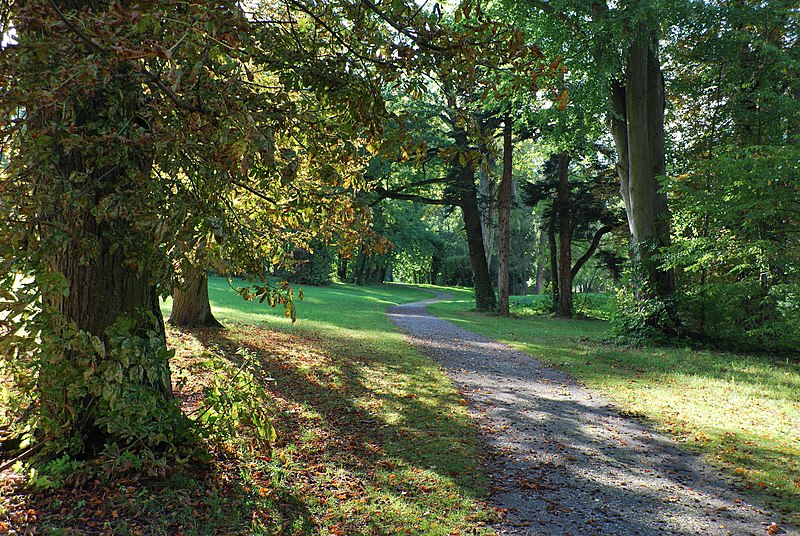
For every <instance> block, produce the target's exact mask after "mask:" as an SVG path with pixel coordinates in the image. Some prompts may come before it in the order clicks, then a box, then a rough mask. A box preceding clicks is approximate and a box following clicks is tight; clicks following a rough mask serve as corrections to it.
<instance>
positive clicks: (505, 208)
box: [497, 115, 514, 317]
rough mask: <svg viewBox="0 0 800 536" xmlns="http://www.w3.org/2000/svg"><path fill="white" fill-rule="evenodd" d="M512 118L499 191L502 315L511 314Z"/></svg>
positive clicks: (505, 133)
mask: <svg viewBox="0 0 800 536" xmlns="http://www.w3.org/2000/svg"><path fill="white" fill-rule="evenodd" d="M511 136H512V128H511V118H510V117H509V116H508V115H506V118H505V125H504V127H503V177H502V180H501V181H500V188H499V189H498V192H497V220H498V232H499V240H498V255H497V258H498V262H499V266H498V277H497V293H498V297H499V308H498V312H499V313H500V316H505V317H508V316H510V314H511V313H510V310H509V303H508V299H509V254H510V249H511V243H510V242H511V236H510V233H511V225H510V224H511V179H512V151H513V149H514V146H513V141H512V139H511Z"/></svg>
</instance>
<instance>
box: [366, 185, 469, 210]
mask: <svg viewBox="0 0 800 536" xmlns="http://www.w3.org/2000/svg"><path fill="white" fill-rule="evenodd" d="M374 191H375V192H376V193H377V194H378V196H379V197H378V200H377V201H375V202H373V203H370V206H371V207H374V206H375V205H377V204H378V203H380V202H381V201H383V200H384V199H399V200H401V201H415V202H417V203H423V204H425V205H440V206H459V205H460V203H459V201H458V200H455V199H433V198H431V197H424V196H421V195H416V194H403V193H399V192H395V191H390V190H387V189H385V188H383V187H381V186H378V187H377V188H375V190H374Z"/></svg>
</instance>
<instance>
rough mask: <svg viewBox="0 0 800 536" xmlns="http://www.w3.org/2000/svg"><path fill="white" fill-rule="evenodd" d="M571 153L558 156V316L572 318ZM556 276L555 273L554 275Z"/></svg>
mask: <svg viewBox="0 0 800 536" xmlns="http://www.w3.org/2000/svg"><path fill="white" fill-rule="evenodd" d="M569 161H570V158H569V155H568V154H567V153H566V152H563V153H561V154H560V155H559V157H558V190H557V193H556V209H557V212H558V232H559V235H558V238H559V259H558V268H559V269H558V311H557V313H558V316H562V317H565V318H572V207H571V206H570V199H569ZM553 277H555V275H554V276H553Z"/></svg>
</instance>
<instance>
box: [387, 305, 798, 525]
mask: <svg viewBox="0 0 800 536" xmlns="http://www.w3.org/2000/svg"><path fill="white" fill-rule="evenodd" d="M436 294H437V296H436V297H435V298H432V299H428V300H424V301H420V302H415V303H409V304H404V305H398V306H394V307H390V308H389V310H388V311H387V314H388V315H389V318H390V319H391V320H392V322H393V323H394V324H395V325H396V326H398V327H399V328H400V329H402V330H403V331H405V332H406V333H407V334H408V337H409V338H410V341H411V343H412V344H413V345H414V346H416V347H418V348H419V349H421V350H422V351H423V352H424V353H425V354H427V355H428V356H430V357H432V358H433V359H435V360H436V361H438V362H439V363H440V364H441V365H442V366H443V367H444V368H445V369H446V370H447V372H448V374H449V375H450V377H451V379H452V380H453V382H454V383H455V385H456V387H457V388H458V389H459V390H460V391H461V392H462V393H463V395H464V397H465V398H466V399H467V401H468V402H469V405H470V412H471V414H472V415H473V417H474V418H475V419H476V420H477V422H478V425H479V428H480V430H481V432H482V437H483V440H484V441H485V443H486V448H487V451H488V457H487V461H486V472H487V475H488V476H489V480H490V502H491V503H492V504H493V505H494V506H497V507H500V508H505V509H508V513H507V514H506V516H505V518H504V520H503V522H502V523H501V524H500V525H497V526H496V527H495V528H496V529H497V531H498V532H499V533H500V534H506V535H565V536H567V535H574V536H583V535H603V534H605V535H653V536H655V535H659V536H662V535H681V536H683V535H690V534H692V535H693V534H703V535H726V536H727V535H732V536H745V535H760V536H763V535H766V534H768V529H769V528H770V525H771V524H772V523H774V522H776V521H777V523H778V526H779V527H780V531H779V532H775V529H776V527H772V532H773V533H778V534H788V535H792V536H800V531H798V530H797V529H795V528H792V527H788V526H784V525H783V524H782V523H781V522H780V519H778V518H779V516H777V515H775V514H773V513H771V512H769V511H768V510H766V509H764V508H761V507H759V506H757V505H756V504H754V503H752V502H751V501H750V500H748V499H747V498H746V497H744V496H742V495H741V494H739V493H737V492H735V491H734V490H733V488H732V486H731V485H730V484H729V483H728V482H726V481H725V480H724V479H723V477H721V476H720V475H719V474H718V473H717V472H715V471H713V470H711V469H710V468H708V467H706V466H705V465H704V464H703V463H702V462H701V461H700V460H699V459H698V458H697V457H696V456H693V455H692V454H690V453H688V452H686V451H684V450H681V449H680V448H678V447H677V445H675V443H674V442H673V441H672V440H671V439H669V438H668V437H666V436H664V435H662V434H660V433H658V432H656V431H654V430H653V429H651V428H649V427H648V426H646V425H644V424H642V423H640V422H638V421H636V420H634V419H631V418H626V417H623V416H620V414H619V412H618V411H615V409H614V407H613V406H612V405H611V404H610V403H609V402H608V401H607V400H605V399H604V398H603V397H602V396H601V395H599V394H597V393H595V392H591V391H589V390H587V389H586V388H584V387H582V386H580V385H579V384H578V383H576V381H575V380H574V379H573V378H571V377H569V376H567V375H565V374H563V373H561V372H559V371H557V370H554V369H552V368H549V367H547V366H545V365H543V364H542V363H540V362H538V361H536V360H535V359H533V358H532V357H530V356H528V355H527V354H524V353H522V352H520V351H517V350H513V349H511V348H509V347H508V346H505V345H503V344H500V343H497V342H494V341H492V340H490V339H487V338H485V337H482V336H480V335H476V334H474V333H471V332H469V331H466V330H464V329H462V328H459V327H458V326H455V325H454V324H451V323H450V322H447V321H444V320H441V319H439V318H436V317H434V316H433V315H431V314H430V313H428V312H427V310H426V309H425V307H426V306H427V305H430V304H432V303H436V302H438V301H442V300H443V299H445V298H446V297H447V295H446V294H444V293H441V292H437V293H436Z"/></svg>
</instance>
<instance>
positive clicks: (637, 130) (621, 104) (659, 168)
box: [611, 24, 675, 298]
mask: <svg viewBox="0 0 800 536" xmlns="http://www.w3.org/2000/svg"><path fill="white" fill-rule="evenodd" d="M654 43H655V32H654V31H650V32H646V31H645V29H644V27H643V25H642V24H640V25H639V27H638V28H637V29H636V38H634V40H633V41H632V43H631V46H630V50H629V53H628V63H627V68H626V72H625V79H624V83H622V82H614V83H613V84H612V91H611V105H612V109H613V110H614V112H615V115H614V117H612V119H611V133H612V136H613V138H614V142H615V145H616V148H617V155H618V159H619V160H618V162H617V174H618V175H619V178H620V192H621V194H622V198H623V200H624V201H625V211H626V213H627V217H628V226H629V229H630V232H631V253H632V257H633V259H634V260H635V261H636V262H637V263H639V265H640V266H641V268H642V270H643V272H644V274H645V277H646V279H647V280H648V282H649V296H646V295H643V296H642V297H643V298H648V297H653V296H661V297H663V296H666V295H668V294H670V293H672V292H673V291H674V289H675V282H674V276H673V273H672V271H671V270H663V269H661V267H660V266H659V264H658V262H657V261H655V260H654V258H653V257H654V256H655V255H656V254H657V253H658V252H660V251H661V250H662V249H663V248H665V247H667V246H669V243H670V236H669V230H670V222H669V214H668V210H667V198H666V194H665V193H664V192H661V191H659V183H658V177H659V176H660V175H663V174H664V173H665V162H664V79H663V76H662V74H661V67H660V64H659V60H658V55H657V53H656V51H655V49H654V47H655V44H654Z"/></svg>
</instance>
